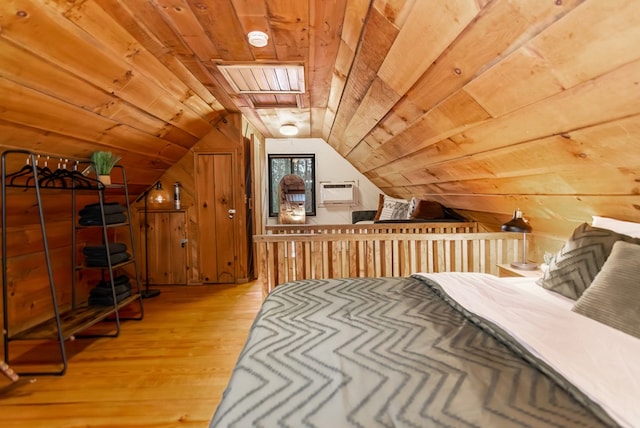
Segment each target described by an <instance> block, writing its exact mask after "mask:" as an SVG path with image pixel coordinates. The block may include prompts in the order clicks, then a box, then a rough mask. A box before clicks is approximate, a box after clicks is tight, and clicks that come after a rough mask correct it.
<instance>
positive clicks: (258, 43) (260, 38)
mask: <svg viewBox="0 0 640 428" xmlns="http://www.w3.org/2000/svg"><path fill="white" fill-rule="evenodd" d="M247 39H248V40H249V44H250V45H251V46H255V47H257V48H263V47H265V46H267V43H269V36H267V34H266V33H263V32H262V31H251V32H249V34H247Z"/></svg>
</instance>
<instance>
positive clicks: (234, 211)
mask: <svg viewBox="0 0 640 428" xmlns="http://www.w3.org/2000/svg"><path fill="white" fill-rule="evenodd" d="M234 215H236V210H229V218H233V216H234Z"/></svg>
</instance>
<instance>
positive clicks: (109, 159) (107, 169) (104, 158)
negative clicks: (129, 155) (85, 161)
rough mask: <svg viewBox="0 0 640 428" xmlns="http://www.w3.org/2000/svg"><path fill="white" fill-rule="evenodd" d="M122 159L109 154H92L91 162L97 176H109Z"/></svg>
mask: <svg viewBox="0 0 640 428" xmlns="http://www.w3.org/2000/svg"><path fill="white" fill-rule="evenodd" d="M120 159H122V156H117V155H114V154H113V153H111V152H93V153H92V154H91V162H92V163H93V167H94V168H95V170H96V174H97V175H109V174H110V173H111V169H112V168H113V166H114V165H115V164H116V162H118V161H119V160H120Z"/></svg>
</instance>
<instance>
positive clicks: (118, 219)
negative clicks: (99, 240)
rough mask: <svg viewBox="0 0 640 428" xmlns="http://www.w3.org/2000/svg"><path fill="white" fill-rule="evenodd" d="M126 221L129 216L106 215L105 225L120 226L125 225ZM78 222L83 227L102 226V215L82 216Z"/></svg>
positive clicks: (120, 214)
mask: <svg viewBox="0 0 640 428" xmlns="http://www.w3.org/2000/svg"><path fill="white" fill-rule="evenodd" d="M126 221H127V216H126V215H125V214H122V213H116V214H105V215H104V222H105V224H118V223H125V222H126ZM78 222H79V223H80V224H81V225H82V226H102V216H101V215H100V213H98V214H97V215H91V216H82V217H80V220H78Z"/></svg>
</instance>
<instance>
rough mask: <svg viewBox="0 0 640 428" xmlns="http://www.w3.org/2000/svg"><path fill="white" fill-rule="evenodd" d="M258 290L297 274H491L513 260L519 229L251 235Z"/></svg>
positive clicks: (517, 253)
mask: <svg viewBox="0 0 640 428" xmlns="http://www.w3.org/2000/svg"><path fill="white" fill-rule="evenodd" d="M254 242H255V243H256V245H257V250H258V257H259V278H260V279H261V280H262V281H263V295H264V296H266V295H267V294H268V293H269V292H271V290H273V289H274V288H275V287H276V286H278V285H280V284H283V283H285V282H289V281H295V280H300V279H314V278H315V279H322V278H349V277H381V276H409V275H411V274H412V273H415V272H484V273H493V274H496V273H497V266H496V265H497V264H499V263H508V262H511V261H513V260H519V259H520V256H521V253H520V251H521V248H522V245H521V244H522V234H514V233H506V232H497V233H453V234H451V233H423V234H411V233H394V234H389V233H384V234H382V233H375V234H367V233H361V234H360V233H318V234H301V233H295V234H272V235H256V236H254Z"/></svg>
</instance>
